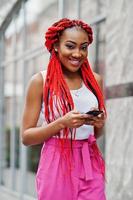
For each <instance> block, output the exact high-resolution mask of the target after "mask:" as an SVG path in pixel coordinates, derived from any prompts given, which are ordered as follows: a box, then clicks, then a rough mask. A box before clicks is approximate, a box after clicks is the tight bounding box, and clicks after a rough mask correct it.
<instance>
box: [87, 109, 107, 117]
mask: <svg viewBox="0 0 133 200" xmlns="http://www.w3.org/2000/svg"><path fill="white" fill-rule="evenodd" d="M101 113H103V111H101V110H90V111H88V112H86V113H85V114H89V115H93V116H97V115H99V114H101Z"/></svg>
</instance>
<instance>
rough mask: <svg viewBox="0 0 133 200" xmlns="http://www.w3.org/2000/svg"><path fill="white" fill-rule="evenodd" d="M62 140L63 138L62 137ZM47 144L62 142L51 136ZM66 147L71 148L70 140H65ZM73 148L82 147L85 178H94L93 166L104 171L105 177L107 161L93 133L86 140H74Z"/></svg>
mask: <svg viewBox="0 0 133 200" xmlns="http://www.w3.org/2000/svg"><path fill="white" fill-rule="evenodd" d="M61 140H62V139H61ZM45 145H46V146H47V145H54V146H58V147H59V146H60V145H62V143H61V142H60V139H58V138H51V139H49V140H47V141H46V143H45ZM63 147H64V148H71V143H70V140H68V141H67V140H64V144H63ZM72 148H81V153H82V159H83V166H84V171H85V179H86V180H92V179H93V170H92V165H93V167H94V168H95V169H96V170H98V169H97V166H98V168H99V171H100V172H101V173H102V175H103V176H104V177H105V163H104V160H103V157H102V154H101V152H100V150H99V148H98V146H97V143H96V138H95V137H94V136H93V135H90V136H89V138H88V139H86V140H72ZM81 178H83V177H82V174H81Z"/></svg>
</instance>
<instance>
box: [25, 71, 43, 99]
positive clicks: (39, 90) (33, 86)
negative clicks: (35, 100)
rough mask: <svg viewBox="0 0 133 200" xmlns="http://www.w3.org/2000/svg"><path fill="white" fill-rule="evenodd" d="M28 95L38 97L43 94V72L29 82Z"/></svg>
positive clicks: (35, 75)
mask: <svg viewBox="0 0 133 200" xmlns="http://www.w3.org/2000/svg"><path fill="white" fill-rule="evenodd" d="M27 94H29V95H31V96H33V97H34V96H37V95H39V96H40V95H42V94H43V76H42V74H41V72H39V73H37V74H34V75H33V76H32V77H31V79H30V80H29V82H28V86H27Z"/></svg>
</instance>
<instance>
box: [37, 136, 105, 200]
mask: <svg viewBox="0 0 133 200" xmlns="http://www.w3.org/2000/svg"><path fill="white" fill-rule="evenodd" d="M70 148H71V147H70V144H65V148H64V151H63V152H62V151H61V149H60V144H59V140H58V139H54V138H52V139H50V140H48V141H47V142H46V143H45V145H44V146H43V148H42V151H41V158H40V162H39V167H38V171H37V175H36V185H37V194H38V200H62V199H63V200H105V199H106V198H105V192H104V189H105V179H104V161H103V159H102V156H101V153H100V151H99V150H98V147H97V144H96V139H95V138H94V136H93V135H90V137H89V139H88V140H82V141H79V140H76V141H73V144H72V149H73V150H72V151H70ZM70 152H71V154H70ZM68 155H69V156H68Z"/></svg>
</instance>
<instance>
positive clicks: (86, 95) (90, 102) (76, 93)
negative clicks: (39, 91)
mask: <svg viewBox="0 0 133 200" xmlns="http://www.w3.org/2000/svg"><path fill="white" fill-rule="evenodd" d="M70 92H71V95H72V98H73V102H74V106H75V109H76V110H77V111H79V112H81V113H86V112H87V111H89V110H90V109H91V108H93V107H95V108H98V101H97V98H96V96H95V95H94V94H93V93H92V92H91V91H90V90H89V89H88V88H87V87H86V86H85V84H84V83H83V84H82V87H81V88H79V89H77V90H70ZM56 117H57V118H58V117H59V116H58V114H57V115H56ZM40 118H41V119H42V120H43V125H45V124H47V122H46V120H45V119H44V104H42V109H41V113H40ZM42 120H41V121H42ZM90 134H94V127H93V126H90V125H83V126H81V127H79V128H77V129H76V138H75V139H77V140H83V139H87V138H88V137H89V135H90Z"/></svg>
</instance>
